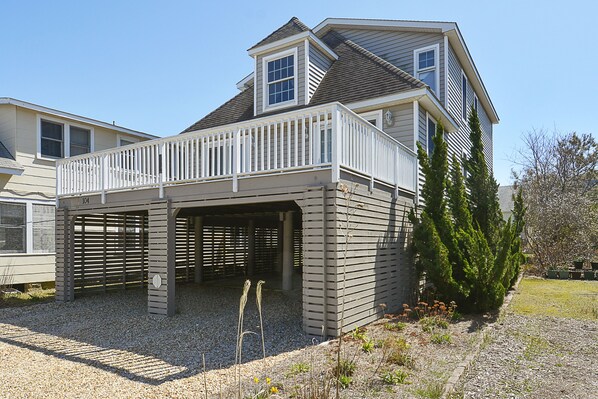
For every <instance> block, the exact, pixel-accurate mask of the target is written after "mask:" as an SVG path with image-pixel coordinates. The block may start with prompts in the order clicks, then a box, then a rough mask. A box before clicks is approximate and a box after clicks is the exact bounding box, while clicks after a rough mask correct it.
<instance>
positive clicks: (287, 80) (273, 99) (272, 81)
mask: <svg viewBox="0 0 598 399" xmlns="http://www.w3.org/2000/svg"><path fill="white" fill-rule="evenodd" d="M296 60H297V54H296V51H294V50H293V51H290V52H284V53H281V54H275V55H272V56H270V57H266V58H264V69H265V76H264V83H265V101H264V103H265V108H268V107H274V106H278V105H282V104H289V105H291V104H296V103H297V98H296V89H297V81H296V74H297V70H296V69H297V68H296V65H295V63H296Z"/></svg>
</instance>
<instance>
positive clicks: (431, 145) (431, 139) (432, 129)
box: [428, 117, 436, 154]
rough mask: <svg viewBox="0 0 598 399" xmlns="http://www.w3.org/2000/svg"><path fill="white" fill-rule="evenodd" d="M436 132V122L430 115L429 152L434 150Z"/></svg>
mask: <svg viewBox="0 0 598 399" xmlns="http://www.w3.org/2000/svg"><path fill="white" fill-rule="evenodd" d="M435 134H436V122H435V121H434V120H433V119H432V118H430V117H428V154H432V152H434V135H435Z"/></svg>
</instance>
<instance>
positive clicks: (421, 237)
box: [410, 109, 524, 311]
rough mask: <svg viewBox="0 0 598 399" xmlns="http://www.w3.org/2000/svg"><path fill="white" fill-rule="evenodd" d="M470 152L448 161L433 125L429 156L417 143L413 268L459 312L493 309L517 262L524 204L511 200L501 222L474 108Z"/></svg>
mask: <svg viewBox="0 0 598 399" xmlns="http://www.w3.org/2000/svg"><path fill="white" fill-rule="evenodd" d="M469 126H470V128H471V132H472V133H471V135H470V138H471V141H472V149H471V156H470V157H469V158H468V159H466V160H464V162H465V165H466V168H467V172H468V176H467V178H465V179H464V178H463V175H462V169H461V165H460V163H459V161H458V160H457V158H456V157H454V156H453V158H452V162H451V166H450V169H449V165H448V148H447V145H446V142H445V141H444V138H443V128H442V125H441V124H438V127H437V131H436V134H435V135H434V138H433V140H434V152H433V153H432V154H431V157H428V154H426V152H425V151H424V150H423V148H422V146H421V145H420V144H419V143H418V159H419V162H420V165H421V167H422V171H423V173H424V175H425V178H426V180H425V183H424V186H423V188H422V200H423V201H424V207H423V210H422V212H421V215H420V216H419V217H418V216H417V215H416V213H415V212H411V214H410V220H411V221H412V222H413V224H414V234H413V247H414V250H415V254H416V264H417V266H418V270H419V271H421V272H425V273H426V277H427V278H428V279H429V280H430V281H431V282H432V283H433V284H434V286H435V287H436V289H437V291H438V293H439V295H440V296H441V297H442V299H445V300H456V301H458V302H460V303H461V304H462V307H463V308H464V309H465V310H470V311H487V310H492V309H496V308H498V307H499V306H500V305H501V304H502V303H503V300H504V295H505V293H506V291H507V289H508V288H510V287H511V285H512V284H513V282H514V280H515V279H516V276H517V274H518V273H519V265H520V263H521V260H522V256H521V242H520V238H519V236H520V234H521V231H522V229H523V225H522V223H523V213H524V208H523V204H522V202H519V200H520V196H519V200H518V199H516V200H515V201H516V205H515V208H516V209H515V210H514V215H515V219H514V221H513V222H511V220H509V221H508V222H506V223H505V222H504V221H503V220H502V213H501V212H500V207H499V205H498V185H497V184H496V181H495V180H494V178H493V177H492V175H491V174H490V173H489V172H488V169H487V166H486V160H485V157H484V152H483V151H484V147H483V143H482V132H481V127H480V124H479V119H478V117H477V114H476V112H475V110H473V109H472V110H471V112H470V117H469Z"/></svg>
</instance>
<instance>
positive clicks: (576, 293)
mask: <svg viewBox="0 0 598 399" xmlns="http://www.w3.org/2000/svg"><path fill="white" fill-rule="evenodd" d="M517 291H518V292H517V294H516V295H515V297H514V298H513V302H512V303H511V309H512V310H513V311H514V312H515V313H518V314H521V315H540V316H553V317H567V318H574V319H586V320H598V281H575V280H545V279H535V278H534V279H531V278H526V279H523V280H522V281H521V283H520V284H519V288H518V290H517Z"/></svg>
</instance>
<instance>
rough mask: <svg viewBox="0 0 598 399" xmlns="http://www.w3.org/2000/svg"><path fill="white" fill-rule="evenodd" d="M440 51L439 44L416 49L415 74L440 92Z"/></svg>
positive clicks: (435, 91)
mask: <svg viewBox="0 0 598 399" xmlns="http://www.w3.org/2000/svg"><path fill="white" fill-rule="evenodd" d="M438 53H439V46H438V45H434V46H431V47H425V48H423V49H419V50H415V53H414V54H415V57H414V58H415V59H414V63H415V68H414V69H415V76H416V77H417V78H418V79H419V80H421V81H422V82H424V83H425V84H427V85H428V86H430V89H432V91H433V92H434V93H436V94H438V80H439V78H438V75H439V73H438Z"/></svg>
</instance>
